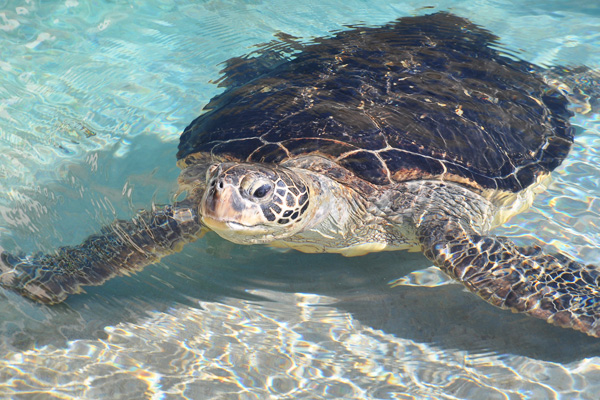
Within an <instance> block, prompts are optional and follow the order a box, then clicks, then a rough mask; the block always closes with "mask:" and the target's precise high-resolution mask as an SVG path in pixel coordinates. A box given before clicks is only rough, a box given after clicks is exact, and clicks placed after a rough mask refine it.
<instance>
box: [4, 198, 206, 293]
mask: <svg viewBox="0 0 600 400" xmlns="http://www.w3.org/2000/svg"><path fill="white" fill-rule="evenodd" d="M200 229H201V226H200V223H199V222H198V218H197V216H196V215H195V213H194V211H193V208H188V207H185V206H182V205H176V206H165V207H163V208H159V209H155V210H153V211H144V212H141V213H139V214H138V215H137V216H136V217H135V218H134V219H132V220H131V221H116V222H114V223H113V224H111V225H109V226H107V227H104V228H103V229H102V232H101V234H98V235H93V236H90V237H89V238H87V239H86V240H85V241H84V242H83V243H82V244H80V245H79V246H72V247H61V248H60V249H58V250H57V251H56V252H55V253H54V254H40V255H35V256H27V257H25V256H22V257H21V256H15V255H12V254H8V253H2V255H1V256H0V286H1V287H4V288H6V289H10V290H14V291H16V292H18V293H20V294H21V295H23V296H26V297H29V298H30V299H33V300H36V301H40V302H43V303H48V304H55V303H60V302H61V301H63V300H65V299H66V297H67V296H68V295H69V294H74V293H79V292H81V291H82V289H81V287H82V286H95V285H100V284H102V283H104V282H105V281H106V280H108V279H110V278H113V277H115V276H118V275H127V274H129V273H131V272H135V271H139V270H141V269H142V268H144V267H145V266H146V265H149V264H153V263H155V262H157V261H158V260H159V259H160V258H162V257H164V256H166V255H167V254H170V253H173V252H176V251H178V250H179V249H180V248H181V246H182V245H183V244H184V243H187V242H190V241H192V240H194V239H195V238H196V237H197V236H198V234H199V232H200Z"/></svg>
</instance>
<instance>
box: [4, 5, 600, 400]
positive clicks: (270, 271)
mask: <svg viewBox="0 0 600 400" xmlns="http://www.w3.org/2000/svg"><path fill="white" fill-rule="evenodd" d="M515 4H517V5H518V7H515ZM424 6H425V7H430V8H423V7H424ZM574 7H577V9H574ZM441 9H446V10H451V11H452V12H455V13H457V14H459V15H462V16H465V17H468V18H471V19H473V20H474V21H475V22H477V23H480V24H483V25H484V26H486V27H488V28H489V29H491V30H492V31H494V32H495V33H496V34H498V35H499V36H500V37H501V44H502V46H504V47H505V48H507V49H512V51H513V52H515V54H518V55H519V56H522V57H524V58H525V59H528V60H530V61H533V62H536V63H538V64H541V65H554V64H563V65H571V64H574V65H579V64H587V65H600V51H598V50H599V49H598V39H599V38H600V11H599V10H598V5H597V1H595V0H594V1H580V2H577V5H574V3H573V2H566V1H564V2H563V1H554V2H547V1H541V0H540V1H533V0H527V1H523V2H518V1H517V2H516V3H515V1H512V0H506V1H504V0H500V1H496V0H494V1H485V0H478V1H473V2H458V1H452V0H448V1H438V2H435V3H431V4H427V5H425V4H424V3H423V2H422V1H421V0H415V1H402V2H389V1H383V0H382V1H379V0H370V1H368V2H367V1H360V0H347V1H344V2H339V1H333V0H331V1H330V0H321V1H318V2H317V1H306V2H295V1H288V0H285V1H262V2H257V1H241V0H240V1H220V0H214V1H204V2H196V3H186V2H180V1H144V2H135V1H131V2H129V1H117V2H106V3H100V2H91V1H90V2H88V1H81V0H68V1H66V2H37V1H30V0H27V1H18V0H9V1H6V2H3V3H2V4H0V39H1V40H2V57H1V59H0V72H1V73H2V75H1V78H0V79H1V80H2V85H0V187H1V189H2V190H0V235H1V239H2V240H1V242H0V245H1V246H2V247H3V248H6V249H10V250H23V251H25V252H32V251H37V250H42V251H50V250H52V249H54V248H56V247H57V246H59V245H64V244H73V243H79V242H80V241H81V240H82V239H83V238H85V237H86V236H87V235H89V234H92V233H95V232H96V231H97V230H98V229H99V228H100V227H101V226H102V225H104V224H106V223H108V222H110V221H112V220H113V219H114V218H115V217H119V218H128V217H130V216H131V215H132V214H133V213H134V212H135V211H136V210H137V209H140V208H145V207H148V206H149V205H150V204H151V202H153V201H154V202H157V203H166V202H169V201H170V200H171V198H172V196H173V194H174V193H175V191H176V177H177V174H178V169H177V168H176V166H175V153H176V146H177V142H178V135H179V133H180V132H181V131H182V129H183V128H184V127H185V126H186V125H187V124H188V123H189V122H190V121H191V120H192V119H194V118H195V117H196V116H197V115H198V114H199V113H200V110H201V108H202V106H203V105H204V104H206V102H207V101H208V100H209V99H210V98H211V97H212V96H214V95H215V94H216V93H218V92H219V91H220V90H221V89H219V88H218V87H217V86H216V85H215V84H213V83H210V82H216V81H218V78H219V76H220V75H219V70H220V69H221V68H222V67H223V65H222V64H221V63H222V62H224V61H225V60H227V59H228V58H230V57H232V56H240V55H243V54H247V53H249V52H250V51H252V50H254V49H255V47H253V46H255V45H257V44H259V43H265V42H269V41H271V40H273V38H274V35H275V34H276V33H278V32H284V33H287V34H290V35H293V36H297V37H299V38H302V40H308V39H310V38H311V37H315V36H321V35H326V34H328V33H329V32H332V31H335V30H339V29H343V28H344V26H346V25H348V24H357V23H366V24H381V23H385V22H388V21H390V20H391V19H394V18H396V17H400V16H404V15H412V14H422V13H425V12H429V11H435V10H441ZM573 123H574V124H575V125H577V126H578V134H577V141H576V145H575V146H574V148H573V150H572V151H571V154H570V156H569V158H568V159H567V161H566V162H565V163H564V164H563V165H562V166H561V167H560V168H559V169H558V170H557V171H556V172H555V173H554V174H553V177H554V182H553V183H552V184H551V185H550V187H549V189H548V191H547V192H546V193H542V194H540V195H539V196H538V198H537V199H536V201H535V203H534V206H533V208H532V209H531V210H528V211H527V212H525V213H523V214H521V215H519V216H517V217H515V218H513V219H512V220H511V221H509V223H507V224H506V225H505V226H503V227H501V228H499V229H498V230H497V233H499V234H506V235H508V236H510V237H512V238H515V240H516V241H517V242H518V243H519V244H522V245H527V244H530V243H531V242H536V243H538V244H540V245H545V246H547V247H549V248H550V249H556V250H560V251H564V252H565V253H568V254H570V255H571V256H573V257H575V258H577V259H579V260H581V261H584V262H596V263H597V262H598V260H600V250H599V249H600V236H599V235H600V234H599V233H598V232H599V231H598V225H600V219H599V217H600V215H599V214H600V203H599V202H598V199H597V197H598V196H597V194H598V187H600V116H599V115H598V114H588V115H585V116H584V115H577V116H575V117H574V118H573ZM429 265H430V264H429V263H428V261H426V260H425V259H424V258H419V257H418V256H416V255H414V254H398V255H392V254H383V255H371V256H368V257H364V258H358V259H357V258H355V259H343V258H341V257H334V256H315V257H309V256H307V255H300V254H297V253H289V252H288V253H280V252H278V251H272V250H269V249H266V248H262V247H254V248H240V247H239V246H235V245H232V244H230V243H226V242H224V241H222V240H220V239H219V238H216V237H215V236H211V235H207V237H206V238H205V239H204V240H203V241H201V242H198V243H195V244H193V245H190V246H189V247H186V250H184V252H182V253H180V254H178V255H175V256H172V257H169V258H167V259H165V260H164V262H163V263H162V264H161V265H158V266H154V267H150V268H148V269H147V270H146V271H144V272H142V273H140V274H138V275H136V276H132V277H125V278H122V279H117V280H114V281H111V282H110V283H108V284H107V285H105V286H103V287H101V288H91V289H89V290H88V293H87V294H83V295H81V296H77V297H75V298H73V299H72V300H70V301H69V302H67V303H66V304H64V305H61V306H57V307H44V306H38V305H34V304H31V303H29V302H27V301H25V300H23V299H21V298H19V297H18V296H16V295H14V294H12V293H4V292H1V293H0V313H1V315H2V316H3V318H2V321H1V322H0V333H1V336H0V352H1V354H2V361H0V397H3V398H25V399H27V398H50V396H54V397H55V398H72V399H80V398H101V397H107V398H111V399H138V398H139V399H142V398H156V399H158V398H165V399H185V398H188V399H207V398H239V399H264V398H331V399H339V398H344V399H345V398H348V399H351V398H357V399H359V398H360V399H364V398H406V399H408V398H415V399H422V398H431V399H438V398H439V399H446V398H469V399H473V398H482V399H483V398H485V399H496V398H498V399H512V398H530V399H538V398H539V399H541V398H543V399H546V398H569V399H571V398H589V399H595V398H596V397H597V393H598V392H599V391H600V387H599V385H600V376H599V374H598V371H600V359H598V356H597V355H598V354H600V344H598V342H597V341H595V340H594V339H590V338H587V337H584V336H583V335H580V334H578V333H576V332H567V331H563V330H561V329H558V328H555V327H551V326H549V325H546V324H544V323H542V322H540V321H532V320H531V319H528V318H525V317H522V316H517V315H511V314H510V313H504V312H501V311H498V310H496V309H492V308H491V307H490V306H488V305H486V304H483V303H482V302H481V301H480V300H478V299H476V298H475V297H474V296H471V295H468V294H465V293H463V289H462V287H460V286H458V285H446V283H447V282H448V281H447V280H446V278H445V277H443V276H441V275H440V274H439V272H438V271H435V270H433V271H432V270H425V268H426V267H428V266H429ZM414 269H417V271H416V272H413V273H411V271H412V270H414ZM399 278H400V279H399ZM387 282H391V283H392V285H388V284H387ZM394 284H395V285H397V287H390V286H394ZM309 293H325V295H320V294H309Z"/></svg>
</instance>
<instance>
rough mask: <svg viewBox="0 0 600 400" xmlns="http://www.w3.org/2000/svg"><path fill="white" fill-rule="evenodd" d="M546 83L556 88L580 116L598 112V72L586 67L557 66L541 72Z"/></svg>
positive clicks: (599, 92)
mask: <svg viewBox="0 0 600 400" xmlns="http://www.w3.org/2000/svg"><path fill="white" fill-rule="evenodd" d="M542 74H543V75H544V78H545V80H546V82H548V84H549V85H550V86H553V87H555V88H557V89H558V90H559V91H560V92H561V93H562V94H563V95H564V96H565V97H566V98H567V99H569V101H570V102H571V103H572V104H573V105H574V106H575V111H577V112H579V113H581V114H587V113H590V112H595V113H597V112H599V111H600V71H599V70H597V69H592V68H588V67H586V66H578V67H573V68H571V67H564V66H561V65H557V66H554V67H551V68H549V69H547V70H545V71H542Z"/></svg>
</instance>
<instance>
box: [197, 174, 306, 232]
mask: <svg viewBox="0 0 600 400" xmlns="http://www.w3.org/2000/svg"><path fill="white" fill-rule="evenodd" d="M206 180H207V182H206V190H205V192H204V196H203V197H202V201H201V203H200V214H201V215H202V221H203V222H204V224H205V225H206V226H208V227H209V228H211V229H212V230H214V231H215V232H216V233H217V234H219V235H220V236H221V237H223V238H225V239H227V240H230V241H232V242H235V243H241V244H254V243H267V242H271V241H273V240H279V239H284V238H287V237H290V236H292V235H294V234H295V233H297V232H299V231H301V230H302V229H303V228H304V227H305V226H306V224H307V221H308V220H309V218H308V214H309V211H310V199H309V198H310V196H311V188H310V183H309V182H308V179H306V177H303V176H302V175H301V174H299V173H297V172H295V171H293V170H291V169H288V168H283V167H274V166H273V167H271V166H266V165H263V164H239V163H222V164H215V165H212V166H211V167H209V168H208V171H207V177H206Z"/></svg>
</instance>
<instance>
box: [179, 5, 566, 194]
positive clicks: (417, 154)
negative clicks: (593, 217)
mask: <svg viewBox="0 0 600 400" xmlns="http://www.w3.org/2000/svg"><path fill="white" fill-rule="evenodd" d="M494 40H495V37H494V36H493V35H491V34H490V33H488V32H487V31H484V30H482V29H481V28H478V27H477V26H475V25H473V24H471V23H469V22H467V21H466V20H464V19H461V18H458V17H455V16H452V15H449V14H434V15H430V16H424V17H417V18H405V19H402V20H401V21H400V22H399V23H395V24H391V25H388V26H384V27H378V28H358V29H354V30H351V31H346V32H341V33H338V34H337V35H335V36H334V37H333V38H328V39H322V40H319V41H317V43H315V44H312V45H309V46H306V48H304V50H303V51H302V53H301V54H299V55H298V56H297V57H295V58H294V59H293V60H291V61H290V62H287V63H284V64H282V65H280V66H278V67H276V68H275V69H273V70H272V71H269V72H267V73H265V74H264V75H262V76H260V77H258V78H256V79H253V80H251V81H250V82H247V83H245V84H243V85H242V86H238V87H234V88H231V89H230V90H228V91H226V92H225V93H224V94H222V95H220V96H218V97H217V98H215V99H214V100H212V101H211V102H210V103H209V104H208V105H207V107H206V109H207V110H209V111H208V112H207V113H205V114H203V115H202V116H200V117H199V118H197V119H196V120H195V121H194V122H192V124H191V125H190V126H188V127H187V128H186V130H185V131H184V133H183V135H182V137H181V142H180V145H179V152H178V154H177V156H178V158H185V157H187V156H189V155H190V154H193V153H210V154H211V155H214V156H216V157H217V158H219V157H220V158H223V159H228V160H235V161H243V162H256V163H270V164H281V163H285V162H286V161H287V160H289V159H293V158H297V157H302V156H305V155H307V154H316V155H320V156H324V157H327V158H329V159H331V160H333V161H334V162H335V163H336V164H338V165H339V166H341V167H343V168H345V169H347V170H348V171H350V172H352V173H353V174H354V175H355V176H356V177H358V178H360V179H363V180H365V181H367V182H369V183H371V184H375V185H389V184H393V183H395V182H401V181H408V180H416V179H423V178H425V179H446V180H450V181H456V182H459V183H461V184H466V185H468V186H469V187H473V188H474V189H479V190H483V189H493V190H501V191H508V192H519V191H521V190H523V189H525V188H527V187H529V186H531V185H532V184H534V183H535V182H536V181H537V178H538V177H539V176H540V175H543V174H547V173H548V172H549V171H551V170H553V169H554V168H556V167H557V166H558V165H559V164H560V163H561V161H562V160H563V159H564V158H565V157H566V155H567V153H568V151H569V148H570V145H571V143H572V141H573V134H572V129H571V128H570V127H569V124H568V119H569V117H571V115H572V114H571V112H570V111H568V109H567V105H568V102H567V100H566V99H565V97H564V96H562V95H561V94H560V93H559V92H558V91H557V90H554V89H551V88H549V87H548V85H547V84H546V83H545V82H544V80H543V78H542V77H541V76H540V75H539V74H537V73H535V71H536V69H535V67H534V66H532V65H530V64H528V63H525V62H521V61H514V60H512V59H510V58H507V57H503V56H501V55H500V54H499V53H498V52H497V51H495V50H493V49H491V48H490V47H488V46H489V45H490V44H493V43H494ZM308 167H309V168H310V166H308ZM348 183H350V182H348ZM350 184H351V183H350Z"/></svg>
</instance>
